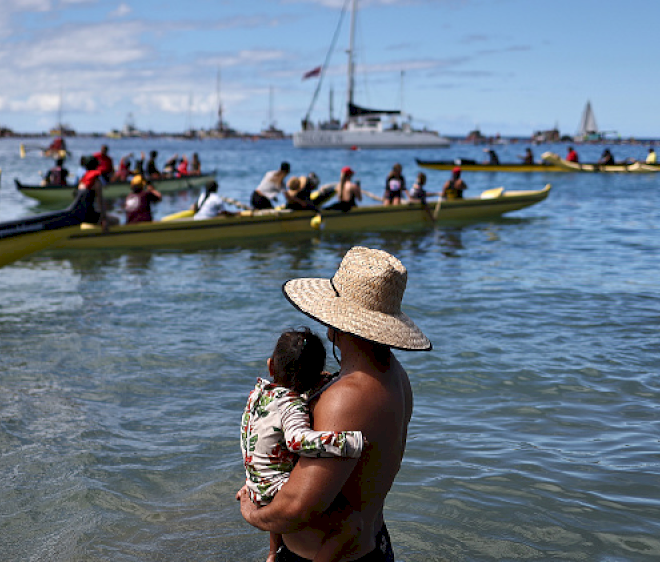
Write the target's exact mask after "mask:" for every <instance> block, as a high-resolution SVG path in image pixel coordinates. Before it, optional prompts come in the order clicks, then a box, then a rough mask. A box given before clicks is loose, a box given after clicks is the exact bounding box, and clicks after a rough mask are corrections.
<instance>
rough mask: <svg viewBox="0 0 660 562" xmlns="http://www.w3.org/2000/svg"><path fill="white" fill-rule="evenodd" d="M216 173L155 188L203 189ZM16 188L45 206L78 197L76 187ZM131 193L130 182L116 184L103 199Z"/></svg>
mask: <svg viewBox="0 0 660 562" xmlns="http://www.w3.org/2000/svg"><path fill="white" fill-rule="evenodd" d="M215 177H216V174H215V172H212V173H209V174H204V175H201V176H186V177H183V178H165V179H162V180H154V181H153V186H154V187H155V188H156V189H157V190H158V191H160V192H161V193H162V194H168V193H176V192H178V191H184V190H186V189H193V188H196V187H201V186H203V185H205V184H206V182H207V181H209V180H212V179H215ZM14 181H15V183H16V188H17V189H18V190H19V191H20V192H21V193H22V194H23V195H26V196H27V197H31V198H32V199H36V200H37V201H39V202H40V203H41V204H43V205H51V206H52V205H59V206H62V205H66V204H68V203H70V202H71V201H72V199H73V198H74V197H75V195H76V188H75V187H74V186H71V185H69V186H40V185H25V184H22V183H21V182H19V181H18V180H17V179H16V180H14ZM130 192H131V185H130V183H129V182H115V183H110V184H108V185H106V186H105V187H104V188H103V197H104V198H105V199H120V198H122V197H126V196H127V195H128V194H129V193H130Z"/></svg>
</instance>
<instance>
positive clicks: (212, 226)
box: [57, 185, 550, 249]
mask: <svg viewBox="0 0 660 562" xmlns="http://www.w3.org/2000/svg"><path fill="white" fill-rule="evenodd" d="M549 191H550V186H549V185H548V186H546V187H545V188H544V189H542V190H537V191H515V192H509V193H507V192H504V193H503V194H502V195H501V196H500V197H494V198H491V199H480V198H474V199H462V200H460V199H459V200H453V201H443V202H442V205H441V207H440V210H439V213H438V220H437V221H436V224H457V223H469V222H475V221H481V220H487V219H492V218H496V217H499V216H501V215H503V214H505V213H509V212H512V211H516V210H519V209H523V208H525V207H529V206H531V205H534V204H536V203H538V202H540V201H543V200H544V199H545V198H546V197H547V195H548V193H549ZM434 210H435V202H433V203H429V205H428V207H427V208H424V207H423V206H422V205H421V204H419V203H414V204H408V205H397V206H388V207H384V206H381V205H373V206H364V207H357V208H355V209H353V210H351V211H350V212H348V213H342V212H340V211H323V212H322V222H321V225H320V229H321V230H323V231H324V232H328V233H340V232H359V231H383V230H399V229H401V228H404V227H415V226H419V227H423V226H424V225H426V226H430V225H432V224H433V223H434V221H433V212H434ZM314 217H315V213H314V212H312V211H295V212H292V211H254V212H251V211H244V212H243V213H241V215H237V216H234V217H219V218H215V219H209V220H202V221H195V220H191V219H184V220H178V221H176V220H174V221H161V222H153V223H141V224H133V225H122V226H117V227H114V228H111V229H110V231H109V232H107V233H103V232H102V231H101V229H100V228H98V227H96V226H91V225H82V226H81V228H80V230H79V231H78V232H77V233H76V234H73V235H71V236H69V238H67V239H64V240H62V241H60V242H59V243H58V244H57V247H58V248H71V249H95V248H96V249H101V248H146V247H153V248H158V247H170V248H172V247H175V248H181V247H186V246H190V245H199V244H209V243H216V242H224V241H232V240H245V239H256V238H266V237H268V238H271V237H277V236H282V235H288V234H295V233H309V234H313V233H316V232H318V228H315V226H314V225H313V223H314V222H315V221H313V220H312V219H313V218H314Z"/></svg>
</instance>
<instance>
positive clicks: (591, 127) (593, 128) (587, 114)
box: [578, 101, 598, 137]
mask: <svg viewBox="0 0 660 562" xmlns="http://www.w3.org/2000/svg"><path fill="white" fill-rule="evenodd" d="M596 134H598V125H596V117H595V116H594V111H593V109H591V102H589V101H588V102H587V106H586V107H585V108H584V112H583V113H582V119H581V120H580V128H579V130H578V136H581V137H588V136H590V135H596Z"/></svg>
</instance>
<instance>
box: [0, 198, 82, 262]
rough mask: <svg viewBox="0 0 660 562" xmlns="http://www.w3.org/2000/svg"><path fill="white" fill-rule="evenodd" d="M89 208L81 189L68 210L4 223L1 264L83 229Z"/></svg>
mask: <svg viewBox="0 0 660 562" xmlns="http://www.w3.org/2000/svg"><path fill="white" fill-rule="evenodd" d="M86 210H87V196H86V192H81V193H80V194H79V195H78V197H77V198H76V200H75V201H74V202H73V203H72V204H71V206H70V207H69V208H68V209H65V210H64V211H54V212H52V213H43V214H41V215H33V216H31V217H27V218H24V219H18V220H13V221H8V222H3V223H0V267H2V266H5V265H8V264H10V263H12V262H14V261H16V260H18V259H20V258H22V257H24V256H27V255H29V254H33V253H35V252H39V251H40V250H43V249H45V248H48V247H49V246H52V245H53V244H55V243H57V242H59V241H60V240H61V239H62V238H66V237H68V236H70V235H72V234H75V233H76V232H78V231H80V224H81V223H82V221H83V219H84V218H85V213H86Z"/></svg>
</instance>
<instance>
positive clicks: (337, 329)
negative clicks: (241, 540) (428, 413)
mask: <svg viewBox="0 0 660 562" xmlns="http://www.w3.org/2000/svg"><path fill="white" fill-rule="evenodd" d="M406 280H407V272H406V269H405V267H404V266H403V264H401V262H400V261H399V260H398V259H396V258H395V257H394V256H391V255H390V254H388V253H386V252H383V251H381V250H371V249H368V248H362V247H354V248H352V249H351V250H349V251H348V253H347V254H346V255H345V256H344V259H343V260H342V263H341V264H340V266H339V269H338V270H337V272H336V273H335V275H334V276H333V278H332V280H328V279H293V280H290V281H288V282H287V283H285V285H284V287H283V291H284V294H285V296H286V297H287V299H288V300H289V301H290V302H291V303H292V304H293V305H294V306H295V307H296V308H298V309H299V310H300V311H301V312H303V313H304V314H307V315H308V316H310V317H311V318H314V319H315V320H317V321H319V322H321V323H322V324H325V325H326V326H328V338H329V339H330V340H331V341H332V342H333V345H336V346H337V347H338V348H339V350H340V352H341V370H340V372H339V377H338V378H337V379H336V382H334V383H332V384H331V385H330V386H329V387H327V388H326V390H325V391H323V393H322V394H321V395H320V397H319V399H318V402H317V403H316V404H315V406H313V418H314V421H313V425H314V429H316V430H320V429H323V430H332V431H343V430H361V431H362V432H363V434H364V436H365V437H366V438H367V439H368V441H369V445H368V446H367V448H366V449H365V451H364V452H363V454H362V456H361V457H360V458H359V459H345V458H302V457H301V458H300V460H299V461H298V463H297V464H296V466H295V468H294V469H293V472H292V473H291V477H290V479H289V481H288V483H286V484H285V485H284V486H283V487H282V489H281V490H280V492H279V493H278V494H277V496H275V499H274V500H273V501H272V502H271V503H270V504H269V505H267V506H265V507H261V508H258V507H256V506H255V505H254V504H253V503H252V502H251V501H250V499H249V497H248V496H247V492H246V491H245V488H243V489H241V490H240V491H239V492H238V494H237V495H236V499H237V500H239V501H240V502H241V513H242V515H243V517H244V518H245V520H246V521H247V522H248V523H250V524H251V525H254V526H255V527H257V528H259V529H262V530H264V531H272V532H276V533H281V534H283V539H284V546H283V547H282V549H281V550H280V551H279V553H278V556H277V560H278V562H290V561H294V562H301V561H305V560H312V559H313V558H314V555H315V554H316V552H317V550H318V548H319V546H320V545H321V543H322V542H323V540H324V538H325V537H326V536H327V535H328V534H330V533H331V532H332V529H331V528H329V527H328V526H327V524H324V522H327V517H322V514H323V513H324V512H325V511H327V510H332V508H333V506H332V504H333V501H334V500H335V498H336V497H337V496H338V495H341V496H343V499H345V500H346V501H347V502H348V504H349V505H350V507H351V508H352V509H353V510H355V511H359V512H360V513H361V515H362V519H363V524H362V527H361V530H360V531H359V532H358V533H357V534H356V535H355V537H354V541H353V544H352V545H351V547H350V551H348V552H346V553H344V554H343V555H342V556H343V558H342V559H345V560H351V561H363V562H367V561H369V562H374V561H387V562H393V561H394V553H393V551H392V547H391V544H390V539H389V535H388V533H387V529H386V527H385V523H384V521H383V505H384V503H385V498H386V496H387V493H388V492H389V490H390V488H391V486H392V483H393V481H394V478H395V477H396V475H397V473H398V472H399V468H400V466H401V460H402V458H403V454H404V451H405V447H406V437H407V431H408V424H409V422H410V417H411V415H412V407H413V397H412V390H411V387H410V381H409V380H408V375H407V373H406V371H405V370H404V369H403V367H402V366H401V364H400V363H399V362H398V360H397V359H396V358H395V357H394V355H393V354H392V351H391V348H397V349H404V350H419V351H426V350H430V349H431V342H430V341H429V340H428V338H427V337H426V336H425V335H424V334H423V333H422V332H421V330H420V329H419V328H418V327H417V326H415V324H414V323H413V322H412V320H410V318H408V317H407V316H406V315H405V314H404V313H402V312H401V300H402V297H403V292H404V290H405V286H406ZM338 503H339V502H338Z"/></svg>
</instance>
